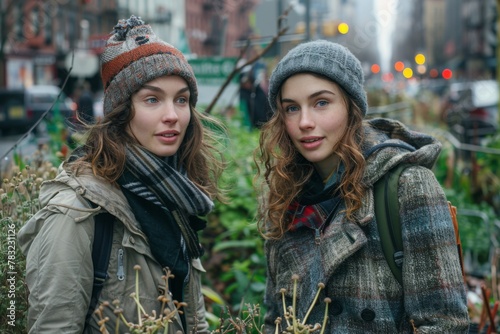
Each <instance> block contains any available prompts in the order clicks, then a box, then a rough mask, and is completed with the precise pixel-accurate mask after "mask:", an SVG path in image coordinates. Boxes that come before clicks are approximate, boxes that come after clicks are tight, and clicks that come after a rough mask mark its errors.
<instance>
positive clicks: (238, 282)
mask: <svg viewBox="0 0 500 334" xmlns="http://www.w3.org/2000/svg"><path fill="white" fill-rule="evenodd" d="M226 124H227V127H228V131H229V135H228V136H229V138H230V140H228V141H227V143H228V147H227V148H226V149H225V150H224V154H225V159H226V162H227V164H228V166H227V168H226V170H225V172H224V174H223V177H222V184H223V186H224V188H226V189H228V193H227V198H228V202H227V203H217V204H216V207H215V210H214V211H213V212H212V213H211V214H210V217H209V223H208V226H207V228H206V229H205V230H204V232H203V234H202V244H203V245H204V246H205V248H206V250H207V252H206V255H205V256H204V258H203V262H204V266H205V269H206V270H207V275H206V276H207V277H206V281H205V284H207V285H211V286H212V288H213V289H214V290H215V291H216V292H217V293H218V294H219V295H221V296H222V298H223V299H224V300H225V302H226V303H227V304H228V305H229V306H227V307H228V308H229V309H230V311H231V312H233V311H234V312H239V311H241V308H242V305H244V303H257V302H258V301H259V300H261V299H262V298H261V297H262V295H263V292H264V288H265V274H266V273H265V268H266V266H265V256H264V253H263V248H264V247H263V239H262V237H261V236H260V235H259V233H258V231H257V226H256V224H255V215H256V212H257V194H256V191H255V189H254V187H253V178H254V176H255V173H256V167H255V163H254V161H253V151H254V150H255V149H256V148H257V146H258V138H259V131H258V130H248V129H246V128H244V127H243V126H242V124H241V123H240V122H239V120H238V119H233V120H230V121H227V122H226ZM224 307H226V305H225V306H224ZM207 308H208V309H209V311H211V312H212V313H214V314H218V312H220V311H221V306H220V305H217V304H216V303H212V302H210V301H209V303H208V305H207Z"/></svg>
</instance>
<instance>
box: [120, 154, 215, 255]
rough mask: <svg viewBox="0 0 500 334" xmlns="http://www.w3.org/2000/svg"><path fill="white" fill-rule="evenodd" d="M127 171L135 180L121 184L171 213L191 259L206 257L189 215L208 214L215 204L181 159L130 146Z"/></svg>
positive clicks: (128, 180)
mask: <svg viewBox="0 0 500 334" xmlns="http://www.w3.org/2000/svg"><path fill="white" fill-rule="evenodd" d="M126 155H127V163H126V166H125V168H126V171H127V172H129V173H130V174H131V175H132V176H133V177H132V179H129V178H127V180H126V182H125V183H123V184H122V183H121V184H120V185H121V186H122V187H123V188H125V189H127V190H129V191H130V192H132V193H133V194H135V195H137V196H139V197H141V198H143V199H145V200H147V201H150V202H152V203H154V204H156V205H158V206H160V207H162V208H165V209H166V210H168V211H169V212H170V213H171V214H172V216H173V217H174V220H175V222H176V223H177V225H178V226H179V229H180V231H181V233H182V236H183V239H184V240H183V241H184V242H185V243H186V245H185V246H186V247H187V250H188V252H189V256H190V257H191V258H198V257H200V256H201V255H202V249H201V248H200V245H199V242H198V237H197V235H196V231H195V229H193V227H192V226H191V224H190V217H189V216H203V215H206V214H208V213H209V212H210V211H211V210H212V208H213V206H214V204H213V202H212V200H211V199H210V198H209V197H208V196H207V195H206V194H205V193H204V192H202V191H201V190H200V189H199V188H198V187H197V186H196V185H195V184H194V183H193V182H192V181H191V180H189V179H188V177H187V173H186V171H185V169H184V168H183V167H182V166H181V167H178V157H177V155H173V156H170V157H166V158H164V159H160V158H159V157H157V156H156V155H154V154H152V153H151V152H149V151H148V150H146V149H144V148H142V147H140V146H128V147H127V151H126Z"/></svg>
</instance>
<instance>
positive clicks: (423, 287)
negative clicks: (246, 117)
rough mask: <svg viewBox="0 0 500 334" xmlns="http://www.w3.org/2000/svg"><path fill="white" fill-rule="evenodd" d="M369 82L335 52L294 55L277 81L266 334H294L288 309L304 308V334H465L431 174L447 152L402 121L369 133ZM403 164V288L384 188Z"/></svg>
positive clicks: (263, 215)
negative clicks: (382, 226)
mask: <svg viewBox="0 0 500 334" xmlns="http://www.w3.org/2000/svg"><path fill="white" fill-rule="evenodd" d="M363 81H364V78H363V72H362V68H361V65H360V63H359V61H358V60H357V59H356V58H355V57H354V55H352V53H351V52H350V51H349V50H347V49H346V48H344V47H342V46H340V45H338V44H335V43H331V42H327V41H314V42H308V43H304V44H301V45H299V46H297V47H296V48H294V49H292V50H291V51H290V52H289V53H288V54H287V55H286V56H285V57H284V58H283V59H282V60H281V61H280V62H279V63H278V65H277V67H276V68H275V70H274V71H273V73H272V75H271V79H270V88H269V89H270V92H269V99H270V103H271V106H272V108H273V111H274V115H273V117H272V118H271V120H270V121H269V122H268V123H267V124H265V125H264V127H263V129H262V133H261V141H260V143H261V146H260V154H259V159H260V160H261V162H262V163H263V166H264V169H263V171H262V174H263V176H264V179H265V183H264V185H265V187H266V189H265V190H266V193H265V194H266V195H265V197H264V201H263V203H262V208H261V211H260V220H259V223H260V228H261V231H262V233H263V235H264V236H265V237H266V255H267V260H268V278H267V290H266V298H265V304H266V307H267V313H266V318H265V321H266V333H274V332H275V329H276V326H278V327H279V329H280V332H281V330H285V329H286V328H287V327H291V328H293V326H294V324H293V321H292V320H291V318H290V317H289V314H288V315H287V314H285V311H284V306H283V305H285V307H287V306H292V305H293V304H294V298H295V305H296V306H295V309H294V311H293V312H295V316H296V318H298V319H300V323H299V325H300V324H301V323H303V324H310V325H313V326H314V325H315V324H320V325H322V326H324V327H326V328H324V333H342V334H344V333H384V334H385V333H412V332H418V333H466V332H467V329H468V323H469V319H468V312H467V302H466V294H465V286H464V282H463V278H462V274H461V268H460V262H459V257H458V253H457V250H456V243H455V236H454V228H453V225H452V221H451V217H450V214H449V210H448V203H447V200H446V197H445V194H444V192H443V190H442V188H441V187H440V185H439V183H438V182H437V180H436V178H435V177H434V174H433V173H432V171H431V168H432V166H433V164H434V163H435V161H436V159H437V157H438V155H439V153H440V149H441V145H440V143H439V142H438V141H437V140H435V139H434V138H432V137H431V136H428V135H425V134H422V133H418V132H414V131H411V130H409V129H408V128H407V127H406V126H404V125H403V124H401V123H400V122H398V121H394V120H388V119H376V120H371V121H363V117H364V115H365V114H366V111H367V108H368V107H367V100H366V94H365V92H364V89H363ZM402 163H404V164H409V165H410V166H409V167H408V168H406V169H405V170H404V172H403V173H402V175H401V177H400V179H399V184H398V190H397V195H398V196H397V197H398V200H399V208H400V209H399V214H400V221H401V225H402V237H403V250H404V260H403V266H402V275H403V284H402V285H401V284H400V283H399V282H398V281H397V280H396V278H395V277H394V276H393V274H392V272H391V270H390V268H389V265H388V264H387V261H386V259H385V257H384V253H383V252H382V248H381V241H380V235H379V233H378V229H377V221H376V219H375V214H374V195H373V184H374V183H375V182H376V181H377V180H378V179H380V178H381V177H382V176H384V174H385V173H386V172H387V171H388V170H390V169H391V168H393V167H395V166H397V165H399V164H402ZM292 277H293V279H292ZM295 282H296V285H295V284H294V283H295ZM318 286H320V288H318ZM318 290H319V295H318V297H316V295H317V291H318ZM327 304H328V308H327V310H328V311H327V314H326V316H325V309H326V307H327ZM311 305H312V306H311ZM310 306H311V309H310ZM287 313H290V311H289V310H287ZM277 319H278V321H276V320H277ZM324 321H325V322H324ZM299 325H296V326H299ZM322 330H323V329H322ZM292 331H293V329H292Z"/></svg>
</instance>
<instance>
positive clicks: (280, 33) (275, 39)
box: [205, 6, 292, 114]
mask: <svg viewBox="0 0 500 334" xmlns="http://www.w3.org/2000/svg"><path fill="white" fill-rule="evenodd" d="M291 9H292V6H289V7H288V8H287V9H286V10H285V11H284V12H283V14H281V15H280V16H279V17H278V32H277V34H276V35H275V36H274V37H273V39H272V40H271V42H270V43H269V44H268V45H267V46H266V47H265V48H264V49H263V50H261V51H260V52H259V53H257V54H256V55H255V56H254V57H252V58H250V59H249V60H247V61H246V62H244V63H243V64H240V65H238V63H240V60H241V59H243V56H244V55H245V53H246V51H247V50H248V48H249V47H250V44H251V40H250V39H247V41H246V45H245V46H244V47H243V48H242V50H241V52H240V55H239V57H238V59H237V61H236V63H235V65H234V68H233V70H232V72H231V73H230V74H229V76H228V77H227V78H226V81H224V83H223V84H222V86H221V87H220V88H219V91H218V92H217V94H216V95H215V96H214V98H213V99H212V101H211V102H210V104H209V105H208V107H207V108H206V109H205V112H206V113H207V114H210V113H211V112H212V109H213V108H214V106H215V105H216V104H217V101H218V100H219V99H220V97H221V96H222V93H223V92H224V90H225V89H226V88H227V86H228V85H229V83H230V82H231V80H232V79H233V78H234V77H235V76H236V75H237V74H238V73H240V72H241V70H242V69H243V68H245V67H246V66H248V65H251V64H253V63H255V62H256V61H257V60H259V59H260V58H262V56H263V55H264V54H266V53H267V52H268V51H269V50H270V49H271V48H272V47H273V46H274V45H275V44H276V43H277V42H278V40H279V38H280V37H281V36H283V35H284V34H285V33H286V31H287V30H288V27H282V25H283V22H284V19H285V18H286V16H288V13H289V12H290V10H291Z"/></svg>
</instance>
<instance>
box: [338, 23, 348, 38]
mask: <svg viewBox="0 0 500 334" xmlns="http://www.w3.org/2000/svg"><path fill="white" fill-rule="evenodd" d="M337 29H338V30H339V33H341V34H342V35H345V34H347V33H348V32H349V25H348V24H347V23H345V22H342V23H340V24H339V26H338V27H337Z"/></svg>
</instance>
